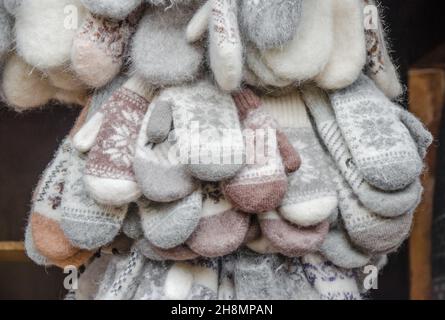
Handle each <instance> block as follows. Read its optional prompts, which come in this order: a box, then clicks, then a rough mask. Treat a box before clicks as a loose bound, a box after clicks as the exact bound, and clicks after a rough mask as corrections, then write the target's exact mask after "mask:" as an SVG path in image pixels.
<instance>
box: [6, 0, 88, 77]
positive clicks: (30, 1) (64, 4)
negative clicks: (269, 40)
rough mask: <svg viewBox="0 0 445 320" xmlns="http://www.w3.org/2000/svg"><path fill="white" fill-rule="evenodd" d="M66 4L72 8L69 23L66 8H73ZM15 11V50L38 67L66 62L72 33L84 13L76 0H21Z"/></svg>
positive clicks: (68, 59) (67, 62) (70, 46)
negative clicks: (73, 15)
mask: <svg viewBox="0 0 445 320" xmlns="http://www.w3.org/2000/svg"><path fill="white" fill-rule="evenodd" d="M67 8H70V9H71V10H73V9H74V10H75V14H76V17H75V19H73V18H72V17H71V19H72V21H71V23H69V22H68V23H67V21H70V19H68V18H70V17H69V16H68V15H67V12H68V13H71V15H72V14H73V12H72V11H71V12H69V11H65V10H66V9H67ZM15 11H16V12H15V35H16V48H17V53H18V54H19V55H20V56H21V57H23V58H24V59H25V61H26V62H27V63H29V64H30V65H32V66H33V67H36V68H38V69H41V70H45V69H52V68H57V67H61V66H66V65H69V62H70V58H71V49H72V45H73V40H74V36H75V34H76V32H77V29H78V27H80V25H81V24H82V22H83V20H84V18H85V15H86V10H85V8H84V7H83V5H82V3H81V2H80V0H41V1H34V0H23V3H22V4H21V5H20V6H18V7H17V8H16V10H15ZM74 21H78V23H79V25H74Z"/></svg>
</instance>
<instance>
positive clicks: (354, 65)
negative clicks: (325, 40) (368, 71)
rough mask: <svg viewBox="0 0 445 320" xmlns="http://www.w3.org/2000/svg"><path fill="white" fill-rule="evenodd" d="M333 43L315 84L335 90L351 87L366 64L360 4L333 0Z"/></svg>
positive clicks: (348, 0)
mask: <svg viewBox="0 0 445 320" xmlns="http://www.w3.org/2000/svg"><path fill="white" fill-rule="evenodd" d="M333 10H334V13H333V15H334V18H333V21H334V29H333V35H334V43H333V49H332V53H331V57H330V58H329V61H328V63H327V65H326V66H325V68H324V69H323V71H322V72H321V73H320V74H319V75H318V76H317V77H316V81H317V83H318V85H319V86H320V87H322V88H324V89H327V90H336V89H340V88H344V87H347V86H349V85H350V84H352V83H353V82H354V81H355V80H356V79H357V78H358V76H359V75H360V73H361V72H362V70H363V67H364V66H365V64H366V44H365V32H364V30H363V21H364V15H363V3H362V2H361V0H359V1H357V0H333Z"/></svg>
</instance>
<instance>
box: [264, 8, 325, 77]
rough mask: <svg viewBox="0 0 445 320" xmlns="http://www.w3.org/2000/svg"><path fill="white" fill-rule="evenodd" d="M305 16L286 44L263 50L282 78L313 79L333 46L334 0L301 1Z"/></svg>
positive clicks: (323, 64)
mask: <svg viewBox="0 0 445 320" xmlns="http://www.w3.org/2000/svg"><path fill="white" fill-rule="evenodd" d="M301 10H302V16H301V21H300V24H299V26H298V28H297V30H296V32H295V35H294V37H293V39H292V40H291V41H290V42H289V43H287V44H286V45H285V46H284V47H281V48H274V49H267V50H263V51H262V55H263V58H264V61H265V62H266V64H267V65H268V66H269V67H270V68H271V69H272V71H273V72H274V73H275V74H276V75H277V76H278V77H280V78H284V79H290V80H293V81H295V82H297V81H305V80H310V79H313V78H314V77H316V76H317V75H318V74H319V73H320V72H322V71H323V69H324V68H325V66H326V65H327V63H328V62H329V58H330V57H331V52H332V49H333V43H334V37H333V30H334V28H333V26H334V8H333V0H302V7H301Z"/></svg>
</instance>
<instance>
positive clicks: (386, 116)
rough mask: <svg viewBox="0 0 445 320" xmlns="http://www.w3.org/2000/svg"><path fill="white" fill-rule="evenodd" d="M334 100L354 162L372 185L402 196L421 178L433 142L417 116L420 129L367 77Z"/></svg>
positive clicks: (339, 124)
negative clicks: (425, 158)
mask: <svg viewBox="0 0 445 320" xmlns="http://www.w3.org/2000/svg"><path fill="white" fill-rule="evenodd" d="M330 98H331V101H332V108H333V109H334V112H335V117H336V119H337V123H338V126H339V127H340V129H341V132H342V135H343V137H344V139H345V141H346V144H347V146H348V148H349V150H350V151H351V154H352V159H353V161H354V163H355V164H356V166H357V169H358V170H359V171H360V172H361V173H362V175H363V178H364V179H365V180H366V181H367V182H368V183H369V184H370V185H372V186H374V187H376V188H379V189H382V190H385V191H396V190H401V189H404V188H406V187H407V186H409V185H410V184H412V183H413V182H414V181H415V180H416V179H417V178H418V177H419V175H420V174H421V172H422V170H423V159H422V156H423V155H425V154H426V150H427V148H428V147H429V145H431V143H432V141H433V138H432V136H431V134H430V133H429V132H428V131H427V130H426V129H425V128H424V127H423V125H422V123H420V121H418V120H417V119H416V118H415V117H414V116H412V115H411V117H410V118H411V119H413V120H414V121H416V120H417V123H415V122H414V123H413V122H411V121H410V122H406V121H405V119H407V118H408V117H407V116H406V114H409V113H408V112H407V111H405V110H402V109H401V108H400V107H398V106H397V105H395V104H394V103H392V102H391V101H390V100H389V99H388V98H387V97H386V96H385V95H384V94H383V93H382V92H381V91H380V90H379V89H378V88H377V86H376V85H375V84H374V82H373V81H372V80H371V79H369V78H368V77H366V76H365V75H362V76H361V77H360V78H359V79H358V80H357V81H356V82H355V83H354V84H353V85H352V86H350V87H348V88H346V89H343V90H340V91H336V92H334V93H332V94H331V95H330ZM413 137H416V138H417V141H416V140H414V139H413ZM417 143H419V144H420V145H421V146H422V147H423V148H422V150H419V148H420V147H418V144H417ZM419 151H420V153H421V154H419Z"/></svg>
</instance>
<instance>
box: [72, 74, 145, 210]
mask: <svg viewBox="0 0 445 320" xmlns="http://www.w3.org/2000/svg"><path fill="white" fill-rule="evenodd" d="M152 96H153V91H152V90H151V89H148V88H146V86H145V85H144V83H143V82H142V81H141V80H140V79H139V78H137V77H133V78H130V79H129V80H128V81H127V82H126V83H125V84H124V85H123V86H122V87H120V88H119V89H117V90H116V91H115V92H114V93H113V95H112V96H111V97H110V99H109V100H108V101H107V102H106V103H105V104H104V105H103V106H102V107H101V109H100V110H99V111H98V112H97V113H96V114H95V115H94V116H93V117H92V118H91V119H90V120H89V121H88V122H87V123H86V124H85V125H84V126H83V128H82V129H81V130H80V131H79V132H78V133H77V134H76V136H75V137H74V145H75V147H76V149H77V150H78V151H80V152H87V151H89V150H91V151H90V152H89V154H88V160H87V163H86V168H85V172H84V174H85V176H84V182H85V186H86V188H87V190H88V192H89V193H90V195H91V196H92V197H93V198H94V199H95V200H96V201H98V202H99V203H102V204H105V205H116V206H120V205H124V204H127V203H129V202H131V201H134V200H137V199H138V198H139V197H140V195H141V190H140V188H139V186H138V184H137V183H136V181H135V176H134V171H133V158H134V154H135V147H136V140H137V135H138V134H139V131H140V127H141V124H142V120H143V117H144V115H145V113H146V111H147V108H148V106H149V104H150V100H151V98H152Z"/></svg>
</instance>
